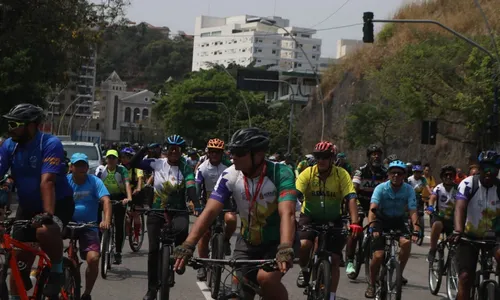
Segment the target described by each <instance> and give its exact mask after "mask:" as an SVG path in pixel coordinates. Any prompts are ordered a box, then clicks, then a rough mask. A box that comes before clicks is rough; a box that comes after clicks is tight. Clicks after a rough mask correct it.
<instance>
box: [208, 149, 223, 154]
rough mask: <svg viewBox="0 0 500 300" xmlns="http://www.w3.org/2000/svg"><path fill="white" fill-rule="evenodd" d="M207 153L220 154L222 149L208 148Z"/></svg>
mask: <svg viewBox="0 0 500 300" xmlns="http://www.w3.org/2000/svg"><path fill="white" fill-rule="evenodd" d="M208 154H222V151H217V150H209V151H208Z"/></svg>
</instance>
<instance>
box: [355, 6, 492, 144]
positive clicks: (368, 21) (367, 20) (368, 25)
mask: <svg viewBox="0 0 500 300" xmlns="http://www.w3.org/2000/svg"><path fill="white" fill-rule="evenodd" d="M363 21H364V24H365V26H364V27H363V32H364V34H365V35H366V34H367V33H368V31H371V32H370V33H368V34H370V35H371V36H370V37H368V38H367V39H365V37H363V41H365V43H373V24H372V23H413V24H434V25H437V26H439V27H441V28H443V29H444V30H446V31H448V32H450V33H452V34H453V35H455V36H456V37H458V38H460V39H462V40H464V41H466V42H467V43H469V44H471V45H472V46H474V47H476V48H478V49H479V50H481V51H482V52H484V53H485V54H486V55H488V56H489V57H490V58H491V60H492V63H493V64H494V63H495V61H496V62H497V67H498V69H497V70H496V72H493V112H492V116H491V119H490V127H489V129H490V130H491V137H492V141H491V144H492V145H491V146H494V143H495V142H496V140H497V137H498V132H497V131H498V105H499V99H498V98H499V86H498V84H499V83H498V78H499V77H498V75H499V73H500V72H499V70H500V61H497V59H496V58H495V56H494V55H493V53H491V52H490V51H489V50H488V49H486V48H484V47H483V46H481V45H479V44H478V43H476V42H475V41H473V40H471V39H470V38H468V37H466V36H464V35H463V34H461V33H459V32H457V31H455V30H453V29H451V28H450V27H448V26H446V25H444V24H442V23H440V22H438V21H434V20H412V19H408V20H406V19H405V20H401V19H399V20H398V19H395V20H384V19H373V13H372V12H365V13H364V14H363Z"/></svg>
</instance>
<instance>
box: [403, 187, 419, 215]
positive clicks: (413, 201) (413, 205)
mask: <svg viewBox="0 0 500 300" xmlns="http://www.w3.org/2000/svg"><path fill="white" fill-rule="evenodd" d="M403 185H404V183H403ZM407 190H408V210H416V209H417V197H416V194H415V192H414V191H413V189H412V188H411V186H409V185H408V186H407Z"/></svg>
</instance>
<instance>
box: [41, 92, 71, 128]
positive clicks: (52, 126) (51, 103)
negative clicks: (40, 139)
mask: <svg viewBox="0 0 500 300" xmlns="http://www.w3.org/2000/svg"><path fill="white" fill-rule="evenodd" d="M68 86H69V83H68V84H67V85H66V86H65V87H64V88H62V89H61V90H60V91H59V92H57V95H56V96H55V97H54V99H52V102H49V101H48V100H45V101H47V103H48V104H49V107H47V111H48V110H50V109H52V113H51V115H50V133H51V134H53V133H54V102H56V99H57V98H58V97H59V95H61V93H62V92H63V91H64V90H65V89H66V88H67V87H68ZM42 131H45V122H44V123H43V125H42Z"/></svg>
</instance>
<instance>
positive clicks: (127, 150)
mask: <svg viewBox="0 0 500 300" xmlns="http://www.w3.org/2000/svg"><path fill="white" fill-rule="evenodd" d="M120 153H121V154H127V155H132V156H134V155H135V151H134V149H132V148H130V147H125V148H123V149H122V150H121V151H120Z"/></svg>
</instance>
